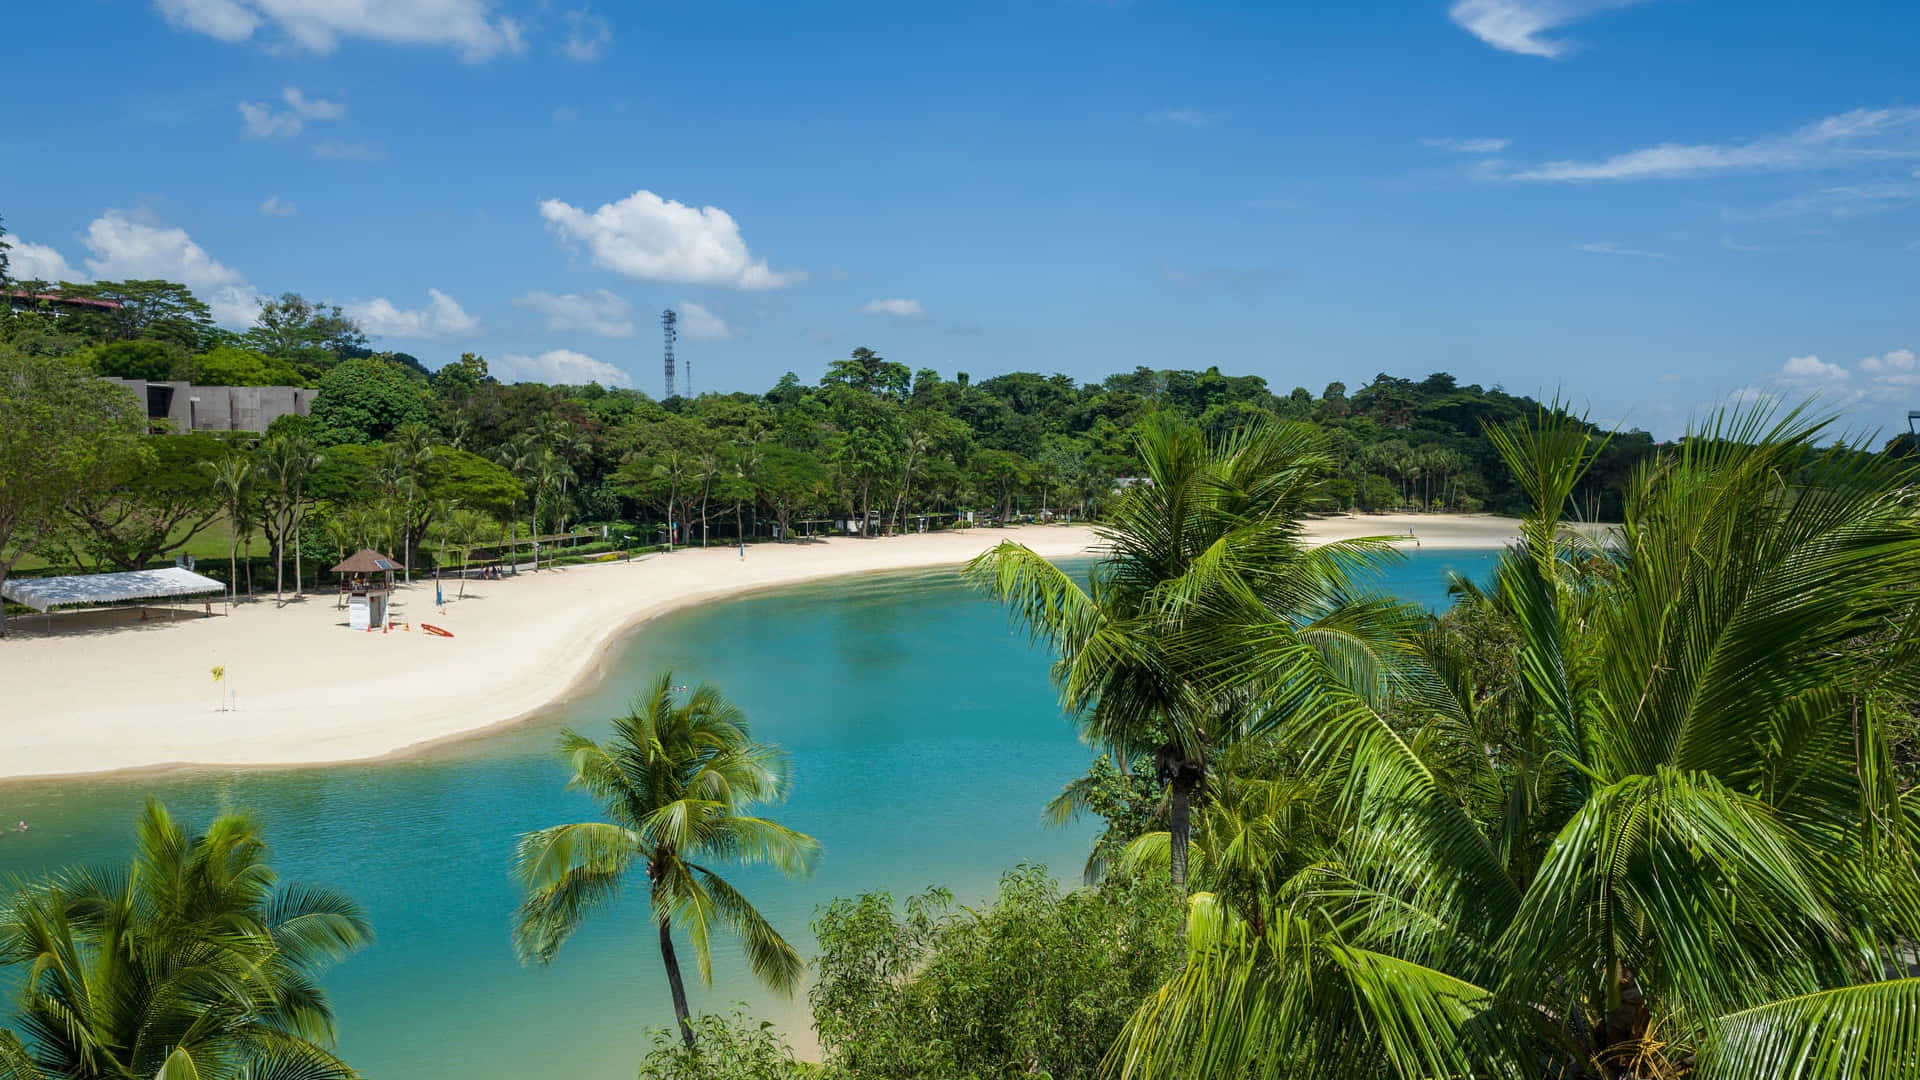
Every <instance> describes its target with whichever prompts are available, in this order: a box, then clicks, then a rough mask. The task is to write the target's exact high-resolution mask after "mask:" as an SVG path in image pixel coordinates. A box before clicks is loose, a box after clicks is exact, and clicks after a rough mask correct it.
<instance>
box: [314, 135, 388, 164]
mask: <svg viewBox="0 0 1920 1080" xmlns="http://www.w3.org/2000/svg"><path fill="white" fill-rule="evenodd" d="M313 156H314V157H317V158H326V159H327V160H329V161H378V160H380V148H379V147H377V146H374V145H372V144H371V143H354V142H341V141H340V140H339V139H328V140H327V141H326V142H322V143H315V144H314V146H313Z"/></svg>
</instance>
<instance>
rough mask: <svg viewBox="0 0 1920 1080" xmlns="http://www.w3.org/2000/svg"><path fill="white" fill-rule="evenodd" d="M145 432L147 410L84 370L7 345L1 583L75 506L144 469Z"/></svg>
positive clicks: (0, 381)
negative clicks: (139, 469)
mask: <svg viewBox="0 0 1920 1080" xmlns="http://www.w3.org/2000/svg"><path fill="white" fill-rule="evenodd" d="M146 428H147V410H146V409H145V407H144V406H143V405H142V404H141V403H140V402H138V401H135V400H134V396H133V395H132V394H131V393H129V392H128V391H127V390H125V389H124V388H122V387H118V386H115V385H113V384H112V383H108V382H102V381H101V380H99V379H97V378H95V377H94V376H93V374H92V373H91V372H90V371H89V370H88V369H87V368H86V367H85V366H84V365H81V364H78V363H75V362H74V361H71V360H66V359H62V358H58V357H47V356H31V355H26V354H23V353H20V352H18V351H16V350H14V349H11V348H7V347H4V346H0V584H5V582H6V580H7V573H8V572H9V571H11V570H12V569H13V566H14V564H15V563H16V562H18V561H19V559H20V557H21V556H23V555H25V554H26V553H27V552H29V551H32V550H34V549H36V548H38V547H39V546H40V545H41V544H42V543H44V542H45V541H46V540H48V539H49V538H50V537H51V536H52V535H53V533H54V531H55V530H56V529H58V528H59V527H60V526H61V525H62V524H63V522H64V521H65V519H66V515H67V513H68V512H69V511H70V510H72V508H73V507H74V505H75V504H76V503H78V502H79V501H80V500H82V499H85V498H89V497H91V496H94V495H97V494H99V493H101V492H103V491H107V490H109V489H111V488H112V487H114V486H115V485H117V484H119V483H121V482H122V481H124V480H125V479H126V478H127V476H129V475H130V474H131V473H132V472H133V471H134V470H135V469H136V468H138V467H139V465H140V464H141V463H142V462H143V461H144V460H145V458H146V454H147V453H148V451H147V447H146V442H145V432H146ZM5 628H6V622H5V617H4V615H0V632H4V631H5Z"/></svg>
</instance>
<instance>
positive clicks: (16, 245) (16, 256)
mask: <svg viewBox="0 0 1920 1080" xmlns="http://www.w3.org/2000/svg"><path fill="white" fill-rule="evenodd" d="M8 243H9V244H11V245H12V246H11V247H10V248H8V249H7V263H8V269H7V276H8V277H11V278H12V279H13V280H15V281H55V282H59V281H85V280H87V274H86V272H85V271H83V270H77V269H75V268H74V267H72V266H71V265H69V264H68V263H67V257H66V256H64V255H62V254H60V253H59V252H58V251H56V250H54V249H53V248H51V247H48V246H47V245H46V244H29V243H27V242H26V241H25V240H21V239H19V238H18V237H15V238H14V239H12V240H9V241H8Z"/></svg>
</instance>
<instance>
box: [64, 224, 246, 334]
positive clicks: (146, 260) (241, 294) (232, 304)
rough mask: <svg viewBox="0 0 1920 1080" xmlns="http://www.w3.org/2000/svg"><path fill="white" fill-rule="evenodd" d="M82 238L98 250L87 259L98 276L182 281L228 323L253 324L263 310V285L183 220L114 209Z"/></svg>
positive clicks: (87, 244)
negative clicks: (211, 250) (198, 238)
mask: <svg viewBox="0 0 1920 1080" xmlns="http://www.w3.org/2000/svg"><path fill="white" fill-rule="evenodd" d="M83 242H84V243H85V244H86V246H87V250H88V251H90V252H92V253H93V254H92V256H91V257H90V258H88V259H87V260H86V262H87V269H88V270H90V271H92V273H93V276H94V277H96V278H101V279H103V280H118V279H128V278H164V279H166V280H168V281H177V282H179V283H181V284H182V285H185V286H187V287H188V288H190V289H192V290H193V291H194V292H195V293H196V294H198V295H199V297H200V298H201V299H202V300H205V301H206V302H207V306H208V307H209V308H211V309H212V311H213V318H214V321H215V322H218V323H220V324H222V325H225V326H251V325H253V320H254V317H255V316H256V315H258V314H259V311H260V300H261V298H262V297H261V293H260V291H259V290H258V289H255V288H254V287H253V286H252V285H251V284H248V282H247V280H246V278H245V277H244V276H243V275H241V274H240V272H239V271H237V270H234V269H233V268H231V267H229V266H226V265H225V264H223V263H221V262H220V261H219V260H217V259H215V258H214V257H213V256H211V255H209V254H207V251H206V249H205V248H203V247H201V246H200V245H199V244H196V243H194V242H193V238H192V237H190V236H188V235H187V231H186V230H185V229H182V228H179V227H178V226H160V225H153V224H150V223H148V222H145V221H136V220H134V218H133V217H132V216H131V215H129V214H127V213H126V212H124V211H121V210H109V211H107V212H106V213H104V214H102V215H100V216H99V217H97V218H95V219H94V220H93V222H92V223H91V224H89V225H88V226H87V234H86V237H85V239H84V241H83Z"/></svg>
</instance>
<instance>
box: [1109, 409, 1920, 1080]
mask: <svg viewBox="0 0 1920 1080" xmlns="http://www.w3.org/2000/svg"><path fill="white" fill-rule="evenodd" d="M1825 427H1826V425H1825V424H1823V423H1819V422H1814V421H1809V420H1807V419H1805V418H1804V417H1803V415H1802V414H1801V413H1799V412H1798V411H1795V412H1790V413H1787V414H1786V415H1785V416H1784V417H1782V418H1779V419H1777V420H1776V419H1775V418H1773V417H1771V416H1769V415H1767V414H1765V413H1763V412H1752V413H1745V414H1738V415H1731V416H1723V417H1720V418H1717V419H1716V420H1714V421H1713V422H1712V423H1711V424H1710V425H1709V426H1707V427H1706V428H1704V429H1703V430H1700V431H1696V432H1695V433H1694V434H1693V435H1692V436H1690V437H1689V438H1687V439H1686V440H1684V441H1683V442H1682V443H1681V444H1680V445H1679V447H1678V448H1677V449H1676V450H1675V451H1673V452H1672V453H1671V454H1670V455H1667V456H1666V457H1665V458H1663V459H1662V460H1657V461H1653V462H1650V463H1649V464H1648V465H1647V466H1646V467H1644V468H1643V470H1642V472H1641V473H1640V474H1639V475H1638V476H1637V478H1636V480H1635V482H1634V484H1633V486H1632V488H1631V490H1630V492H1629V494H1628V496H1627V501H1626V514H1625V522H1624V524H1623V525H1622V526H1621V527H1620V528H1619V529H1618V531H1617V533H1616V534H1615V535H1614V537H1613V538H1612V540H1611V543H1610V544H1609V546H1607V547H1605V548H1601V547H1597V546H1596V545H1595V544H1594V543H1593V542H1592V541H1591V540H1588V539H1585V538H1584V537H1583V535H1582V534H1580V533H1578V532H1573V531H1571V530H1568V529H1566V528H1565V527H1564V526H1565V523H1564V521H1563V514H1564V512H1565V508H1566V507H1567V506H1568V505H1569V504H1570V502H1571V498H1572V494H1573V492H1574V491H1575V490H1577V487H1578V484H1579V482H1580V479H1581V477H1582V476H1583V475H1584V473H1585V472H1586V470H1587V469H1588V467H1589V466H1590V465H1591V464H1592V462H1593V460H1594V458H1595V456H1596V455H1597V453H1598V451H1599V449H1600V445H1599V443H1600V440H1597V439H1596V438H1594V437H1593V436H1591V435H1590V434H1589V433H1588V431H1587V429H1586V428H1585V425H1584V424H1582V423H1579V422H1578V421H1575V420H1573V419H1571V418H1568V417H1566V416H1565V415H1564V414H1561V413H1559V412H1558V411H1557V410H1556V411H1554V412H1552V413H1548V412H1546V411H1544V410H1543V412H1542V414H1541V415H1540V416H1539V417H1538V418H1537V419H1535V420H1534V421H1532V422H1531V423H1529V424H1528V425H1526V426H1523V427H1518V428H1515V429H1511V430H1503V431H1499V432H1496V433H1494V436H1493V442H1494V444H1495V446H1496V447H1497V448H1498V449H1499V451H1500V453H1501V455H1502V456H1503V458H1505V460H1506V462H1507V464H1508V466H1509V467H1510V469H1511V470H1512V472H1513V474H1514V476H1515V477H1516V479H1517V480H1518V482H1519V484H1520V486H1521V488H1522V489H1523V490H1524V491H1525V492H1526V494H1527V496H1528V498H1529V500H1530V502H1531V504H1532V510H1531V511H1530V513H1529V515H1528V517H1527V518H1526V520H1525V523H1524V527H1523V530H1522V538H1523V539H1522V542H1521V544H1520V545H1519V546H1518V547H1516V548H1515V549H1514V550H1513V551H1512V552H1511V553H1510V554H1509V555H1508V556H1507V558H1506V559H1505V560H1504V562H1503V563H1502V564H1501V566H1500V567H1499V569H1498V571H1497V572H1496V574H1495V577H1494V580H1493V582H1492V585H1491V587H1490V588H1489V589H1488V590H1486V591H1484V592H1482V593H1480V594H1479V595H1478V596H1477V597H1475V598H1474V603H1475V605H1476V606H1477V607H1478V608H1482V609H1485V610H1491V611H1494V612H1497V613H1498V615H1499V617H1500V618H1502V619H1504V620H1506V622H1507V628H1508V630H1509V631H1510V633H1511V635H1512V640H1513V642H1514V643H1515V644H1514V646H1513V648H1512V652H1513V662H1512V666H1511V673H1510V674H1508V675H1503V676H1501V678H1502V679H1503V680H1505V682H1504V684H1503V685H1500V686H1497V687H1494V688H1493V689H1492V692H1482V691H1481V690H1479V689H1476V688H1475V687H1474V686H1473V684H1472V680H1468V679H1463V678H1461V675H1462V672H1460V671H1458V670H1457V669H1456V668H1455V666H1454V665H1453V664H1452V659H1451V658H1450V657H1449V655H1448V654H1446V652H1445V651H1444V650H1438V649H1428V650H1427V651H1428V654H1429V655H1430V656H1431V657H1432V660H1431V670H1432V673H1433V675H1434V676H1435V678H1434V680H1433V682H1432V683H1431V685H1430V686H1429V688H1430V689H1432V688H1438V689H1439V690H1440V692H1438V693H1433V694H1425V693H1414V692H1411V691H1409V692H1403V693H1398V694H1396V695H1395V696H1394V699H1393V700H1392V701H1391V703H1390V704H1391V707H1390V708H1387V709H1382V708H1379V707H1376V706H1375V705H1374V704H1371V703H1368V702H1365V701H1362V700H1360V699H1358V698H1357V697H1355V696H1353V695H1350V694H1346V693H1344V691H1342V690H1341V688H1340V687H1339V685H1338V683H1337V681H1333V680H1321V681H1319V682H1317V683H1315V684H1313V686H1314V689H1313V698H1314V700H1312V701H1309V702H1306V703H1305V704H1306V707H1304V708H1300V709H1297V710H1295V711H1294V712H1293V714H1292V716H1291V718H1290V719H1289V720H1288V721H1287V722H1286V723H1285V724H1284V725H1283V726H1282V728H1281V729H1280V731H1279V737H1280V738H1281V739H1282V740H1283V742H1282V746H1283V747H1284V748H1285V749H1286V751H1288V752H1291V753H1295V754H1298V755H1299V760H1300V761H1301V762H1302V763H1303V767H1305V768H1307V769H1309V770H1312V771H1314V772H1316V773H1318V774H1320V775H1322V776H1324V778H1325V780H1326V782H1327V783H1328V784H1329V785H1330V786H1331V789H1332V790H1334V791H1337V792H1338V796H1337V798H1336V799H1335V800H1334V801H1333V803H1332V804H1330V807H1329V809H1328V811H1327V813H1326V815H1325V816H1323V817H1322V819H1321V821H1320V822H1319V823H1318V824H1317V825H1316V827H1317V828H1319V829H1321V830H1323V831H1324V832H1325V833H1326V834H1327V835H1328V836H1329V837H1330V843H1329V845H1328V847H1327V849H1326V851H1325V852H1324V853H1322V854H1321V855H1320V856H1319V857H1317V858H1316V859H1314V860H1313V861H1312V863H1311V864H1310V865H1306V866H1304V867H1302V868H1300V869H1298V870H1296V871H1294V872H1292V873H1291V874H1289V875H1288V876H1287V877H1286V878H1285V880H1284V881H1282V882H1281V883H1280V884H1279V885H1277V886H1275V887H1273V888H1271V889H1270V890H1268V892H1269V897H1268V901H1267V903H1266V905H1265V906H1264V908H1263V910H1262V911H1261V916H1262V917H1261V919H1260V920H1259V922H1258V923H1255V922H1254V921H1253V920H1251V919H1249V918H1248V917H1247V916H1246V915H1245V914H1244V913H1243V912H1242V911H1240V910H1236V906H1235V905H1234V904H1231V903H1227V902H1223V901H1222V899H1221V898H1220V897H1218V896H1215V895H1213V894H1200V895H1197V896H1196V897H1194V901H1193V905H1192V909H1191V913H1190V918H1189V927H1188V928H1189V948H1190V952H1189V958H1188V962H1187V965H1186V968H1185V970H1184V971H1182V972H1181V973H1180V974H1178V975H1177V976H1176V977H1174V978H1173V979H1172V980H1171V981H1170V982H1168V983H1167V984H1166V985H1165V986H1163V987H1162V988H1161V989H1160V990H1159V991H1158V992H1157V993H1156V994H1155V995H1153V996H1152V997H1150V998H1149V999H1148V1001H1147V1002H1146V1003H1145V1005H1144V1006H1143V1007H1142V1008H1141V1010H1140V1011H1139V1013H1138V1014H1137V1015H1136V1016H1135V1018H1134V1021H1133V1022H1132V1024H1131V1025H1130V1027H1129V1030H1128V1033H1127V1035H1126V1037H1125V1038H1124V1039H1123V1040H1122V1043H1121V1044H1120V1046H1118V1047H1117V1048H1116V1050H1115V1058H1114V1063H1115V1064H1116V1066H1117V1071H1118V1072H1119V1073H1120V1074H1121V1075H1122V1076H1125V1077H1163V1076H1199V1075H1207V1076H1225V1075H1234V1076H1246V1077H1281V1076H1309V1075H1310V1076H1316V1077H1327V1078H1331V1080H1342V1078H1347V1077H1356V1078H1357V1077H1368V1078H1372V1077H1416V1076H1418V1077H1428V1076H1461V1077H1466V1076H1476V1077H1508V1076H1511V1077H1541V1076H1567V1077H1582V1078H1595V1077H1598V1078H1607V1080H1615V1078H1622V1080H1624V1078H1628V1077H1634V1078H1641V1077H1670V1076H1680V1075H1683V1074H1690V1075H1691V1076H1694V1077H1697V1078H1700V1080H1714V1078H1720V1077H1729V1078H1731V1077H1792V1078H1796V1080H1838V1078H1859V1080H1867V1078H1878V1077H1887V1076H1895V1075H1900V1076H1910V1075H1915V1074H1916V1069H1920V1021H1916V1019H1915V1018H1916V1009H1920V979H1914V978H1911V977H1908V978H1901V977H1900V976H1901V975H1903V974H1906V973H1907V972H1909V971H1910V970H1911V968H1910V966H1909V965H1910V964H1911V963H1912V959H1913V953H1912V949H1913V945H1914V942H1916V941H1920V855H1917V854H1916V852H1920V845H1917V844H1916V841H1920V816H1916V815H1915V813H1914V809H1913V806H1912V804H1911V803H1912V800H1911V797H1910V793H1903V792H1901V791H1899V790H1898V786H1897V784H1896V783H1895V782H1894V779H1893V776H1892V772H1891V766H1890V764H1889V763H1890V760H1891V753H1890V745H1889V720H1890V718H1891V716H1892V715H1893V714H1894V713H1895V711H1896V710H1900V709H1904V708H1906V707H1907V703H1908V702H1910V701H1911V700H1912V693H1913V691H1912V688H1913V687H1914V686H1915V685H1916V681H1915V680H1916V677H1917V676H1920V618H1916V616H1917V615H1920V611H1917V610H1916V604H1915V595H1914V593H1913V591H1912V589H1911V583H1912V582H1913V581H1914V580H1916V579H1917V578H1920V492H1917V490H1916V487H1915V485H1914V480H1915V476H1914V474H1913V473H1912V472H1911V471H1907V470H1901V469H1896V468H1890V467H1884V466H1883V465H1882V464H1880V463H1875V462H1871V461H1869V459H1868V458H1867V455H1865V454H1862V453H1860V452H1859V450H1860V448H1859V447H1856V446H1849V445H1844V444H1842V445H1839V446H1835V447H1830V448H1827V449H1821V448H1820V447H1818V446H1817V442H1818V441H1819V440H1820V439H1821V438H1822V436H1823V432H1824V431H1825ZM1484 613H1485V611H1484V610H1482V611H1477V612H1476V615H1477V616H1478V615H1481V614H1484ZM1405 685H1406V686H1408V687H1416V686H1420V685H1422V680H1416V679H1409V680H1407V682H1406V683H1405ZM1496 712H1497V713H1498V714H1499V715H1497V716H1490V715H1488V714H1489V713H1496Z"/></svg>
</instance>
